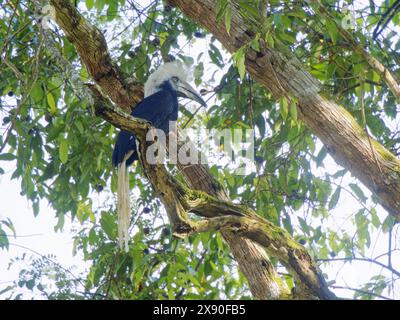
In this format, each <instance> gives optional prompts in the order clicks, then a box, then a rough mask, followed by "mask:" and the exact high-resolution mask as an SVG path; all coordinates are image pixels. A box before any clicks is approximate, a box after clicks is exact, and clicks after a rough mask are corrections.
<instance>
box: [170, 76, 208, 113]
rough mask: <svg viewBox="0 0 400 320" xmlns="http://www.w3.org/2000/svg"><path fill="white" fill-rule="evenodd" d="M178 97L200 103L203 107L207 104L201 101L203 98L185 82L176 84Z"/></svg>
mask: <svg viewBox="0 0 400 320" xmlns="http://www.w3.org/2000/svg"><path fill="white" fill-rule="evenodd" d="M177 87H178V89H177V93H178V97H182V98H187V99H191V100H193V101H196V102H198V103H200V104H201V105H202V106H203V107H207V103H206V102H205V101H204V100H203V98H202V97H201V96H200V94H198V93H197V92H196V90H194V89H193V87H192V86H191V85H190V84H189V83H187V82H183V81H182V82H181V83H179V84H178V86H177Z"/></svg>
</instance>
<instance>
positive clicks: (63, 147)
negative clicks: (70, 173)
mask: <svg viewBox="0 0 400 320" xmlns="http://www.w3.org/2000/svg"><path fill="white" fill-rule="evenodd" d="M59 156H60V160H61V162H62V163H66V162H67V161H68V143H67V140H61V142H60V146H59Z"/></svg>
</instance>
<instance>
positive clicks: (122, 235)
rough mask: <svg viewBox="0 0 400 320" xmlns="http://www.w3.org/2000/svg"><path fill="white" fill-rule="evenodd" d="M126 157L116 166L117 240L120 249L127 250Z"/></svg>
mask: <svg viewBox="0 0 400 320" xmlns="http://www.w3.org/2000/svg"><path fill="white" fill-rule="evenodd" d="M126 159H127V158H125V159H124V161H122V162H121V164H120V165H119V166H118V186H117V195H118V242H119V247H120V248H121V250H122V249H123V248H124V247H125V252H128V251H129V248H128V241H129V234H128V233H129V223H130V218H131V217H130V216H131V206H130V201H129V170H128V168H127V167H126Z"/></svg>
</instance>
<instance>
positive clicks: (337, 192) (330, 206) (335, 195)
mask: <svg viewBox="0 0 400 320" xmlns="http://www.w3.org/2000/svg"><path fill="white" fill-rule="evenodd" d="M340 190H341V187H340V186H338V187H337V188H336V190H335V192H334V193H333V195H332V197H331V199H330V200H329V204H328V209H329V210H332V209H333V208H334V207H336V204H337V203H338V200H339V197H340Z"/></svg>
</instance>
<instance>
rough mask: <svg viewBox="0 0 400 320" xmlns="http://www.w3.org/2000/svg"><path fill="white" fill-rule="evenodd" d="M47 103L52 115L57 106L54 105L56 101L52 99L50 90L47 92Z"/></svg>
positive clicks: (55, 111)
mask: <svg viewBox="0 0 400 320" xmlns="http://www.w3.org/2000/svg"><path fill="white" fill-rule="evenodd" d="M47 104H48V105H49V111H50V113H51V114H52V115H55V114H56V113H57V107H56V102H55V100H54V97H53V95H52V94H51V92H48V93H47Z"/></svg>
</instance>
